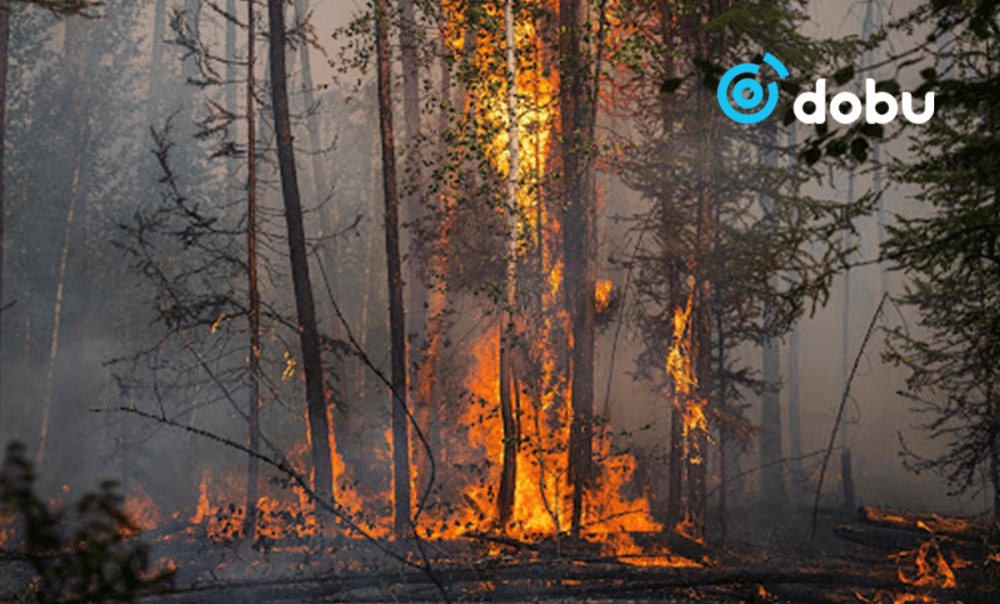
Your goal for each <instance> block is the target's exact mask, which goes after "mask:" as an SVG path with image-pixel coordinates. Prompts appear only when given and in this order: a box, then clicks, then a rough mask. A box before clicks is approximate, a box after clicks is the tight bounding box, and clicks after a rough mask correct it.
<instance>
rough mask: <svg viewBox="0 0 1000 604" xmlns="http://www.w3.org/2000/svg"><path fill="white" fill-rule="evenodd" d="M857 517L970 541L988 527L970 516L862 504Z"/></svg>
mask: <svg viewBox="0 0 1000 604" xmlns="http://www.w3.org/2000/svg"><path fill="white" fill-rule="evenodd" d="M858 517H859V518H860V519H861V521H862V522H864V523H865V524H870V525H872V526H882V527H890V528H896V529H902V530H909V531H919V532H922V533H924V534H927V533H934V534H937V535H950V536H952V537H959V538H962V539H967V540H971V541H978V540H979V539H980V538H981V536H982V535H985V534H986V532H987V531H988V529H989V527H988V526H987V524H986V523H985V522H983V521H981V520H975V519H972V518H963V517H961V516H941V515H939V514H923V513H919V512H910V511H908V510H894V509H890V508H880V507H875V506H862V507H861V508H859V509H858Z"/></svg>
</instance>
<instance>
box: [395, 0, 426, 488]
mask: <svg viewBox="0 0 1000 604" xmlns="http://www.w3.org/2000/svg"><path fill="white" fill-rule="evenodd" d="M399 10H400V16H401V21H400V29H399V42H400V55H401V59H402V63H403V122H404V124H403V127H404V135H405V136H406V155H405V157H406V167H405V169H404V171H403V172H404V183H405V185H406V186H404V188H403V194H402V203H403V204H405V207H406V209H405V212H406V219H407V222H408V223H409V228H410V257H409V263H410V266H409V274H408V276H409V282H408V286H409V287H408V292H407V293H408V298H409V301H408V304H407V306H406V314H407V317H408V323H409V329H410V333H409V334H407V338H406V339H407V342H408V344H409V349H408V352H407V355H408V361H407V371H408V373H409V378H410V379H409V387H410V397H411V398H410V400H412V401H413V412H414V414H415V417H416V419H417V422H418V426H419V428H420V430H421V432H422V433H423V434H424V436H425V437H426V435H427V433H428V431H429V429H430V405H431V402H430V401H429V400H428V399H427V397H426V396H425V393H427V392H429V389H427V388H424V386H423V384H421V383H420V377H421V375H422V373H421V369H420V368H421V366H422V365H423V363H425V362H427V360H428V359H427V354H428V351H427V345H428V340H427V320H428V313H427V311H428V303H429V300H428V293H427V286H426V275H425V268H426V267H425V266H424V262H425V259H426V254H425V253H424V249H423V248H424V242H423V241H421V235H422V233H421V229H422V226H423V208H422V205H421V197H420V192H419V191H420V188H421V185H422V182H421V175H420V166H421V162H420V155H419V146H420V141H419V135H420V125H421V124H420V87H419V85H420V61H419V57H418V50H419V49H418V43H419V40H418V36H417V21H416V7H415V3H414V0H399ZM414 440H416V439H414ZM412 462H413V464H414V468H413V472H415V473H416V479H415V481H414V484H416V485H417V487H418V488H419V489H421V490H423V489H424V488H426V487H427V484H426V483H427V480H428V473H429V471H430V460H428V459H427V450H426V449H424V447H423V446H422V443H419V444H418V443H416V442H414V446H413V455H412Z"/></svg>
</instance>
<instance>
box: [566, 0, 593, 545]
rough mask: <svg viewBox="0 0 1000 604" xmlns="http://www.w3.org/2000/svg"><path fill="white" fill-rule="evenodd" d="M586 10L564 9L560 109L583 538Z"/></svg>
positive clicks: (572, 3) (587, 460) (588, 212)
mask: <svg viewBox="0 0 1000 604" xmlns="http://www.w3.org/2000/svg"><path fill="white" fill-rule="evenodd" d="M585 7H586V5H585V4H584V3H583V2H581V1H580V0H560V2H559V30H560V34H559V55H560V65H559V83H560V87H559V105H560V131H561V135H562V170H563V172H562V195H563V210H564V219H563V229H562V231H563V263H564V266H565V284H566V305H567V311H568V313H569V317H570V322H571V325H572V338H573V345H572V350H571V356H570V365H571V369H570V379H571V391H570V406H571V409H572V420H571V425H570V435H569V464H568V467H569V481H570V487H571V488H572V490H573V499H572V519H571V523H572V530H573V532H574V533H579V529H580V523H581V520H582V517H583V507H584V501H583V498H584V490H585V489H586V488H587V487H588V486H589V485H590V483H591V478H592V477H591V448H592V439H591V433H592V431H593V415H594V285H595V281H596V276H597V275H596V272H597V270H596V269H597V266H596V258H595V254H596V247H597V246H596V236H595V219H596V204H595V199H594V195H595V187H594V182H593V179H594V173H593V161H592V149H591V147H592V143H593V134H594V131H593V117H594V110H595V107H594V102H595V101H596V99H594V100H591V99H588V98H587V86H586V84H587V82H588V79H589V73H588V72H589V68H590V65H589V62H588V60H587V58H586V56H585V51H586V49H585V48H584V44H583V38H584V36H583V32H584V31H586V29H587V27H586V9H585Z"/></svg>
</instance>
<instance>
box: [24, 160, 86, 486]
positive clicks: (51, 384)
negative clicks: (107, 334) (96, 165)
mask: <svg viewBox="0 0 1000 604" xmlns="http://www.w3.org/2000/svg"><path fill="white" fill-rule="evenodd" d="M79 179H80V167H79V166H77V169H76V170H75V171H74V172H73V190H74V191H75V190H76V187H77V183H78V182H79ZM75 213H76V204H75V203H73V201H70V204H69V212H67V214H66V234H65V236H64V237H63V248H62V255H61V257H60V260H59V281H58V284H57V285H56V303H55V308H54V310H53V317H52V340H51V344H50V345H49V364H48V370H47V371H46V373H45V384H46V386H45V388H46V390H45V400H44V402H43V403H42V427H41V428H40V429H39V432H38V456H37V457H36V458H35V466H36V467H39V468H40V467H42V464H43V463H44V462H45V446H46V441H47V440H48V436H49V417H50V415H51V414H52V399H53V397H54V394H55V376H56V358H57V357H58V356H59V327H60V326H61V324H62V301H63V290H64V289H65V286H66V265H67V262H68V260H69V246H70V234H71V233H72V232H73V221H74V219H75Z"/></svg>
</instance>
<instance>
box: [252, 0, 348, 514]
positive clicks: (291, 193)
mask: <svg viewBox="0 0 1000 604" xmlns="http://www.w3.org/2000/svg"><path fill="white" fill-rule="evenodd" d="M267 8H268V17H269V21H270V35H269V38H270V46H271V47H270V62H271V65H270V67H271V103H272V108H273V110H274V133H275V137H276V142H277V149H278V168H279V170H280V173H281V193H282V197H283V198H284V202H285V222H286V225H287V228H288V248H289V252H290V254H291V263H292V282H293V288H294V290H295V306H296V312H297V314H298V320H299V339H300V342H301V346H302V368H303V370H304V372H305V377H306V403H307V408H308V414H309V433H310V436H311V439H312V464H313V472H314V485H313V488H314V490H315V491H316V494H317V495H318V496H319V497H322V498H324V499H325V500H327V501H330V500H331V498H332V496H333V467H332V462H331V459H330V426H329V421H328V419H327V410H326V406H327V401H326V389H325V388H324V385H323V363H322V358H321V357H320V347H319V334H318V332H317V328H316V307H315V303H314V300H313V291H312V282H311V280H310V278H309V258H308V254H307V250H306V236H305V228H304V226H303V223H302V202H301V198H300V196H299V183H298V177H297V175H296V172H295V151H294V149H293V148H292V127H291V122H290V118H289V113H288V76H287V74H286V73H285V37H286V34H285V14H284V10H283V9H284V3H283V2H282V0H268V2H267Z"/></svg>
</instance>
